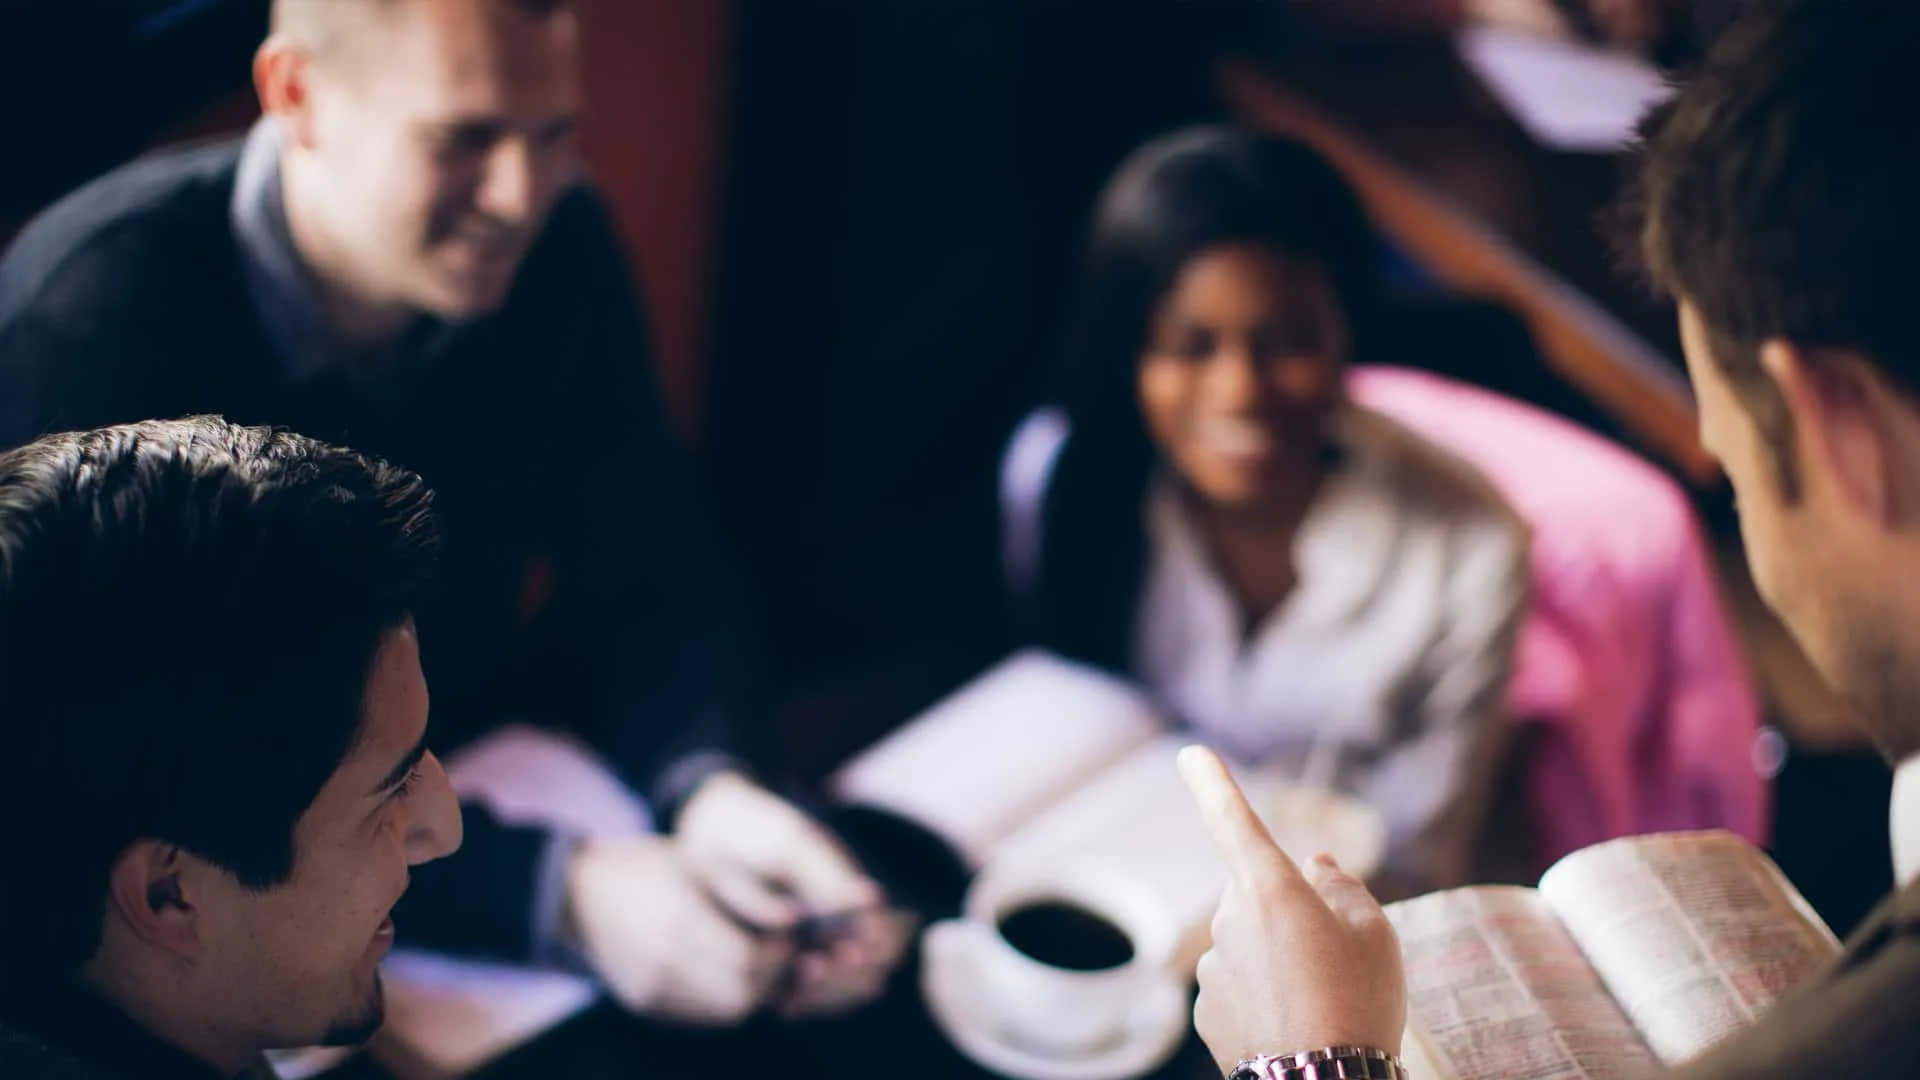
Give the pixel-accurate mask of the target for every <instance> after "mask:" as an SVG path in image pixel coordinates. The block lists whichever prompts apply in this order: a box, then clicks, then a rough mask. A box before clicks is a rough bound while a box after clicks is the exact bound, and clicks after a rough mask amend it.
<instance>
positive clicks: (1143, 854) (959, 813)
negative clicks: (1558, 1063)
mask: <svg viewBox="0 0 1920 1080" xmlns="http://www.w3.org/2000/svg"><path fill="white" fill-rule="evenodd" d="M1191 741H1193V737H1192V736H1191V735H1185V736H1182V735H1179V734H1177V733H1174V732H1173V731H1171V730H1170V728H1169V726H1168V724H1167V722H1166V721H1165V720H1164V719H1163V718H1162V716H1161V715H1160V713H1159V712H1158V711H1157V710H1156V709H1155V708H1154V706H1153V704H1152V703H1151V702H1150V701H1148V700H1147V699H1146V698H1145V697H1144V696H1143V695H1142V694H1141V693H1140V692H1139V691H1138V690H1136V689H1134V688H1133V687H1131V686H1129V685H1128V684H1126V683H1124V682H1122V681H1120V680H1118V679H1115V678H1112V677H1110V676H1108V675H1105V674H1102V673H1100V672H1098V671H1095V670H1093V669H1091V668H1087V667H1083V666H1081V665H1078V664H1072V663H1069V662H1067V661H1064V660H1061V659H1058V658H1056V657H1054V656H1051V655H1049V654H1046V653H1042V652H1037V651H1029V652H1022V653H1018V654H1016V655H1014V656H1013V657H1011V658H1009V659H1008V660H1006V661H1004V662H1003V663H1001V664H1000V665H998V666H997V667H995V668H993V669H992V670H990V671H988V672H987V673H985V674H983V675H981V676H980V677H979V678H977V679H975V680H974V681H973V682H971V683H969V684H967V685H966V686H964V687H962V688H960V689H959V690H958V691H956V692H954V694H953V695H951V696H950V697H948V698H947V699H945V700H944V701H942V702H940V703H938V704H936V705H935V706H933V708H931V709H929V710H928V711H927V712H925V713H923V714H921V715H920V716H919V717H917V718H916V719H914V720H913V721H912V722H911V723H909V724H907V725H906V726H905V727H903V728H901V729H900V730H899V731H897V732H895V733H894V734H893V735H891V736H889V737H888V738H887V739H885V740H883V741H881V742H880V743H879V744H877V745H876V746H874V747H873V748H872V749H870V750H868V751H867V752H866V753H864V754H862V755H861V756H860V757H858V758H856V759H855V760H854V761H853V762H851V763H850V764H849V765H847V766H846V767H845V768H844V769H842V770H841V771H840V773H839V774H837V775H836V776H835V777H834V779H833V781H832V785H831V787H832V791H833V794H834V795H835V796H836V797H838V798H839V799H842V800H845V801H848V802H855V803H863V804H867V805H873V806H879V807H882V808H884V809H887V810H890V811H892V812H894V813H897V814H900V815H902V816H905V817H907V818H910V819H912V820H914V821H916V822H918V823H920V824H921V825H924V826H926V827H928V828H929V829H931V830H933V831H934V832H935V833H937V834H939V835H940V836H942V837H943V838H945V839H946V840H947V841H948V842H949V843H951V844H953V845H954V847H955V848H956V849H957V850H958V851H959V852H960V853H961V855H962V856H963V857H964V858H965V859H966V860H967V862H968V863H969V864H970V865H971V866H972V867H973V868H974V869H976V870H977V871H979V873H978V876H977V877H976V879H975V885H974V888H975V890H977V891H980V890H984V891H987V892H991V891H995V890H999V889H1005V888H1019V887H1020V886H1021V884H1022V883H1025V882H1031V881H1037V880H1040V879H1052V878H1057V877H1061V876H1066V875H1071V874H1074V873H1077V872H1079V871H1083V870H1084V871H1095V872H1097V876H1098V877H1099V878H1100V879H1101V880H1103V881H1109V882H1114V883H1116V886H1123V887H1125V888H1127V889H1128V890H1129V891H1132V892H1138V893H1141V894H1145V896H1146V898H1147V899H1148V900H1149V901H1150V906H1151V907H1152V908H1153V909H1154V910H1155V911H1157V912H1160V913H1161V915H1160V919H1161V920H1162V921H1163V923H1164V924H1163V925H1161V926H1159V927H1155V928H1153V929H1154V931H1155V932H1156V936H1160V935H1164V936H1165V937H1166V938H1167V939H1170V940H1175V941H1177V942H1179V946H1178V948H1177V949H1176V954H1175V956H1174V958H1173V966H1174V968H1175V969H1176V970H1178V969H1180V968H1183V967H1184V968H1187V969H1188V970H1187V972H1186V973H1188V974H1190V965H1191V962H1192V961H1194V960H1197V959H1198V957H1199V953H1200V952H1201V951H1204V945H1205V929H1206V926H1207V924H1208V922H1209V921H1210V920H1211V919H1212V917H1213V909H1214V906H1215V904H1216V903H1217V902H1218V900H1219V897H1220V889H1221V887H1222V886H1223V885H1224V884H1225V881H1226V868H1225V866H1224V865H1223V864H1222V863H1221V862H1220V861H1219V857H1218V856H1217V855H1216V854H1215V852H1214V847H1213V844H1212V843H1211V841H1210V840H1209V839H1208V836H1207V832H1206V827H1205V825H1204V823H1203V822H1202V821H1201V819H1200V815H1199V811H1198V810H1196V809H1195V807H1194V805H1193V799H1192V797H1191V796H1190V795H1188V794H1187V791H1186V788H1185V787H1184V785H1182V783H1181V781H1180V776H1179V772H1178V770H1177V769H1176V768H1175V766H1174V758H1175V756H1176V755H1177V754H1178V753H1179V749H1180V747H1181V746H1183V745H1185V744H1186V743H1188V742H1191ZM1235 772H1236V773H1237V774H1238V778H1239V780H1240V782H1241V785H1242V786H1243V787H1244V788H1245V789H1246V792H1247V797H1248V799H1249V801H1251V802H1252V803H1253V805H1254V808H1255V809H1256V810H1257V811H1258V812H1259V813H1260V815H1261V817H1262V818H1263V819H1265V820H1266V822H1267V826H1268V828H1269V829H1271V830H1272V831H1273V833H1274V838H1275V839H1276V840H1277V841H1279V842H1280V843H1281V844H1282V845H1283V846H1286V847H1287V848H1288V849H1289V850H1295V851H1299V852H1301V853H1303V854H1311V853H1312V852H1315V851H1327V852H1330V853H1332V854H1333V855H1334V856H1335V857H1336V858H1338V859H1340V861H1341V864H1342V865H1343V866H1346V867H1347V868H1349V869H1350V870H1352V871H1353V872H1354V873H1356V874H1361V875H1365V874H1368V873H1371V872H1372V871H1373V870H1374V869H1376V868H1377V867H1378V866H1379V864H1380V860H1381V858H1382V856H1383V854H1384V852H1385V846H1386V827H1385V824H1384V822H1383V821H1382V820H1381V818H1380V817H1379V815H1378V814H1377V813H1375V812H1374V811H1373V810H1371V809H1369V808H1367V807H1366V806H1364V805H1361V804H1359V803H1357V802H1355V801H1354V800H1352V799H1349V798H1347V797H1344V796H1341V795H1338V794H1335V793H1333V792H1329V791H1324V790H1319V789H1315V788H1313V787H1311V786H1303V785H1300V784H1299V783H1297V782H1296V780H1297V778H1296V777H1294V776H1293V775H1291V774H1290V773H1286V772H1282V771H1278V770H1273V769H1262V768H1258V767H1236V769H1235ZM1119 899H1120V898H1118V897H1115V900H1116V901H1118V900H1119Z"/></svg>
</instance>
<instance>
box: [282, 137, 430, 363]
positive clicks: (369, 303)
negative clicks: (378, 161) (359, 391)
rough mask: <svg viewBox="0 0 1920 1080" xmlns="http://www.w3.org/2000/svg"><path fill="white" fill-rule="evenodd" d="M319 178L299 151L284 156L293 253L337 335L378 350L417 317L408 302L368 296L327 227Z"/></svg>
mask: <svg viewBox="0 0 1920 1080" xmlns="http://www.w3.org/2000/svg"><path fill="white" fill-rule="evenodd" d="M315 180H316V178H315V177H313V176H312V175H311V174H310V171H309V169H308V162H306V161H305V160H304V159H302V158H301V156H300V154H299V152H298V151H296V150H292V149H288V150H285V151H283V152H282V153H281V156H280V185H281V187H280V198H281V203H282V205H283V206H284V207H285V210H286V216H287V232H288V234H289V235H290V236H291V238H292V240H293V248H294V252H295V254H297V255H298V256H299V257H300V262H301V264H302V265H303V266H305V267H306V270H307V273H308V275H309V276H310V277H311V278H312V281H313V285H314V288H315V289H316V290H317V292H318V293H319V296H318V300H319V302H320V313H321V317H322V318H323V319H324V320H325V321H326V324H327V329H328V330H330V331H332V332H333V334H334V336H335V337H337V338H338V339H340V340H341V341H343V342H346V343H347V344H349V345H351V346H353V347H355V348H359V349H368V350H371V349H378V348H380V347H382V346H385V345H390V344H392V343H393V342H395V341H397V340H399V338H400V336H401V335H402V334H403V333H405V331H406V329H407V327H408V325H409V324H410V323H412V321H413V319H414V311H413V309H412V308H411V307H409V306H408V305H406V304H404V303H400V302H397V301H394V300H390V299H381V298H378V297H375V296H373V295H370V294H369V293H368V291H367V290H366V289H364V288H362V287H360V286H359V285H358V284H357V282H356V275H355V274H354V273H353V271H352V268H351V267H350V266H349V260H348V259H347V257H346V255H345V253H344V252H343V251H342V250H341V248H340V246H339V245H338V244H336V243H335V242H334V241H333V239H332V234H331V233H330V232H329V230H328V229H327V224H326V215H325V214H324V213H323V212H321V203H320V200H319V199H318V198H317V196H316V195H315V192H314V188H315V187H316V186H317V185H316V183H315Z"/></svg>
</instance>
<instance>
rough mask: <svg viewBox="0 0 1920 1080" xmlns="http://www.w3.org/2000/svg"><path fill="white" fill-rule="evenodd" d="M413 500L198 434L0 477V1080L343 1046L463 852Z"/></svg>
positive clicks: (74, 446) (277, 444)
mask: <svg viewBox="0 0 1920 1080" xmlns="http://www.w3.org/2000/svg"><path fill="white" fill-rule="evenodd" d="M438 546H439V531H438V525H437V523H436V521H435V519H434V515H433V512H432V493H431V492H429V491H428V490H427V487H426V485H425V483H424V482H422V481H421V479H420V477H418V476H417V475H415V474H413V473H410V472H407V471H405V470H402V469H397V468H394V467H392V466H390V465H387V464H385V463H384V462H380V461H376V460H373V459H371V458H368V457H365V456H363V455H360V454H357V453H354V452H352V451H349V450H343V449H340V448H338V447H333V446H327V445H324V444H322V443H319V442H315V441H314V440H312V439H308V438H304V437H301V436H299V435H291V434H287V433H285V432H275V431H269V430H267V429H264V428H243V427H238V426H235V425H232V424H229V423H226V422H225V421H222V420H219V419H217V418H213V417H198V418H194V419H190V420H181V421H171V422H148V423H141V424H131V425H127V426H124V427H115V428H106V429H103V430H98V431H89V432H79V433H74V434H66V435H54V436H49V437H47V438H43V439H41V440H39V441H37V442H34V443H32V444H30V445H28V446H26V447H23V448H20V449H17V450H12V451H9V452H6V453H4V454H0V686H4V687H5V688H6V689H5V697H4V704H3V705H0V744H3V745H4V746H5V747H6V750H5V753H4V754H0V846H4V847H5V848H6V850H7V852H8V858H9V863H10V866H11V870H10V871H9V876H8V882H7V887H6V888H5V889H0V925H5V926H6V927H8V928H9V929H8V933H6V934H5V935H4V936H0V1075H4V1076H7V1077H9V1078H10V1080H11V1078H31V1077H36V1076H49V1077H55V1076H100V1077H110V1078H118V1077H125V1078H128V1080H132V1078H135V1077H139V1078H148V1077H156V1078H168V1080H186V1078H192V1077H228V1076H233V1075H235V1074H237V1073H240V1072H242V1071H245V1070H247V1069H249V1068H250V1067H252V1066H254V1065H255V1064H256V1063H257V1061H258V1059H259V1056H260V1052H261V1051H262V1050H265V1049H268V1048H272V1047H285V1046H304V1045H310V1044H313V1043H318V1042H325V1043H352V1042H358V1041H360V1040H362V1039H365V1038H366V1037H367V1036H369V1035H371V1034H372V1033H373V1031H374V1029H375V1028H377V1027H379V1025H380V1021H381V992H380V976H379V972H378V964H379V962H380V958H381V957H382V956H384V955H385V954H386V951H387V949H388V948H389V947H390V946H391V945H392V943H393V933H394V923H393V920H392V919H391V918H389V915H388V913H389V912H390V911H391V910H392V909H393V907H394V904H395V903H396V902H397V901H398V900H399V899H400V895H401V893H402V892H404V891H405V890H406V888H407V879H408V870H409V868H410V867H414V866H418V865H420V864H422V863H425V862H428V861H429V860H433V859H437V858H440V857H441V856H443V855H446V854H448V853H450V852H452V851H453V850H454V849H455V848H457V847H459V846H460V813H459V808H458V807H457V806H456V804H455V802H454V798H453V793H452V791H451V789H449V787H448V786H447V778H446V776H445V774H444V773H442V772H441V770H440V764H439V762H438V761H436V760H435V758H434V756H433V754H432V752H431V751H429V750H428V749H427V686H426V682H425V681H424V679H423V678H422V675H421V671H420V659H419V655H420V654H419V640H418V637H417V635H416V632H415V630H414V624H413V618H412V612H413V610H414V609H415V608H416V607H417V606H418V605H419V604H420V603H421V601H422V600H423V599H424V598H425V596H426V591H427V588H428V586H429V585H430V583H431V581H432V574H433V568H434V560H435V557H436V554H437V549H438Z"/></svg>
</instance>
